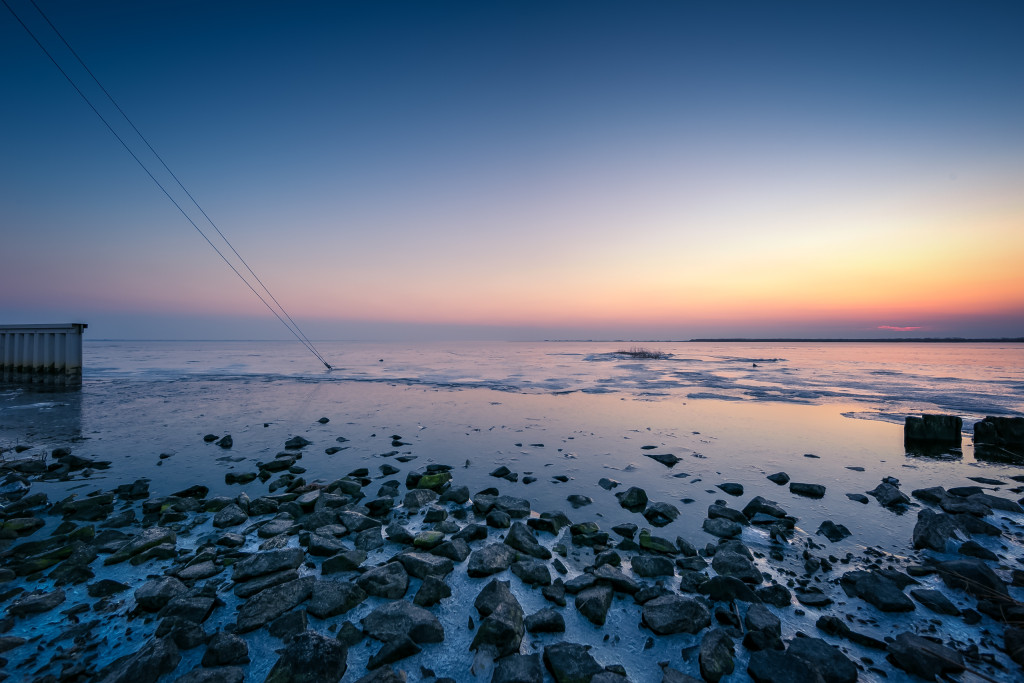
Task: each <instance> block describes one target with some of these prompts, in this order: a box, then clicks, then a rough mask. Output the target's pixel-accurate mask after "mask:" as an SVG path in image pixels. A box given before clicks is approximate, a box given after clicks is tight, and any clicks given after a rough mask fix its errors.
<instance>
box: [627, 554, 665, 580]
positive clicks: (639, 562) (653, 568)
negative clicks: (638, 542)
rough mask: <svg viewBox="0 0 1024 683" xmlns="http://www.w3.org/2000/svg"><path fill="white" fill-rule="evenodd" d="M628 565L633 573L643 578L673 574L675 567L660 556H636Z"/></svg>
mask: <svg viewBox="0 0 1024 683" xmlns="http://www.w3.org/2000/svg"><path fill="white" fill-rule="evenodd" d="M630 564H631V565H632V567H633V573H635V574H636V575H637V576H642V577H644V578H653V577H656V576H672V575H674V574H675V565H674V564H673V562H672V560H670V559H668V558H667V557H662V556H660V555H637V556H635V557H634V558H633V560H632V561H631V563H630Z"/></svg>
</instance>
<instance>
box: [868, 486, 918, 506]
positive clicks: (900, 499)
mask: <svg viewBox="0 0 1024 683" xmlns="http://www.w3.org/2000/svg"><path fill="white" fill-rule="evenodd" d="M867 494H868V495H869V496H873V497H874V498H875V500H877V501H878V503H879V504H880V505H882V506H883V507H887V508H891V507H897V506H899V505H910V498H908V497H907V495H906V494H905V493H903V492H902V491H900V490H899V489H898V488H896V487H895V486H893V485H892V484H889V483H887V482H884V481H883V482H882V483H881V484H879V485H878V486H876V487H875V488H874V489H872V490H870V491H868V492H867Z"/></svg>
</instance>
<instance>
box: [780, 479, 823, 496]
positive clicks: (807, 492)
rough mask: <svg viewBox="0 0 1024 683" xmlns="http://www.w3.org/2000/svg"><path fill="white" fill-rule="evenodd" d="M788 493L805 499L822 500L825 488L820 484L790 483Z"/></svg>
mask: <svg viewBox="0 0 1024 683" xmlns="http://www.w3.org/2000/svg"><path fill="white" fill-rule="evenodd" d="M789 492H790V493H795V494H796V495H798V496H806V497H807V498H822V497H824V495H825V487H824V486H822V485H821V484H805V483H798V482H790V484H789Z"/></svg>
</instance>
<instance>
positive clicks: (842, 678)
mask: <svg viewBox="0 0 1024 683" xmlns="http://www.w3.org/2000/svg"><path fill="white" fill-rule="evenodd" d="M786 654H787V655H789V656H790V657H796V658H797V659H800V660H802V661H804V662H806V663H807V666H808V667H809V668H810V669H811V670H813V671H816V672H817V673H818V674H820V675H821V677H822V678H823V679H825V683H855V681H856V680H857V666H856V665H855V664H854V663H853V662H852V661H850V659H849V658H848V657H847V656H846V655H844V654H843V653H842V652H841V651H840V650H839V648H837V647H835V646H834V645H830V644H829V643H826V642H825V641H824V640H822V639H820V638H794V639H793V640H792V641H790V643H789V649H788V650H786Z"/></svg>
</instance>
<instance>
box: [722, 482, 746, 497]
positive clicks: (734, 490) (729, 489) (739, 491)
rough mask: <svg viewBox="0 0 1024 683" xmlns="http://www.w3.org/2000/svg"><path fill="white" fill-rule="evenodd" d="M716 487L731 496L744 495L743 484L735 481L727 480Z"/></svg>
mask: <svg viewBox="0 0 1024 683" xmlns="http://www.w3.org/2000/svg"><path fill="white" fill-rule="evenodd" d="M716 488H719V489H721V490H722V491H724V492H726V493H728V494H729V495H730V496H742V495H743V484H736V483H733V482H726V483H724V484H717V485H716Z"/></svg>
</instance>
